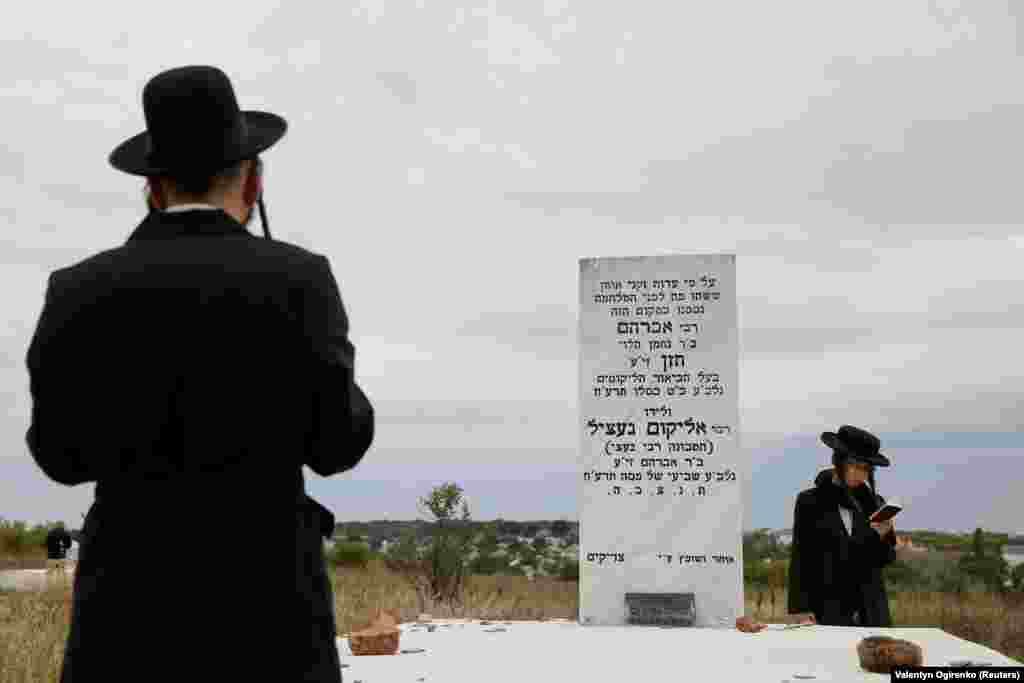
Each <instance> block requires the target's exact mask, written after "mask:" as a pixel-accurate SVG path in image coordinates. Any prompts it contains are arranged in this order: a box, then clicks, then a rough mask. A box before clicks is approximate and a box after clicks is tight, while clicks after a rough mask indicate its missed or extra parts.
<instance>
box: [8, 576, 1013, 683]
mask: <svg viewBox="0 0 1024 683" xmlns="http://www.w3.org/2000/svg"><path fill="white" fill-rule="evenodd" d="M334 586H335V600H336V605H335V610H336V615H337V623H338V634H339V635H341V636H344V635H346V634H347V633H348V632H349V631H350V630H351V629H353V628H358V627H359V626H361V625H362V624H363V623H364V622H365V621H366V620H367V619H368V618H369V617H370V616H371V615H372V614H373V613H375V611H376V610H377V609H380V608H385V609H389V610H393V611H395V612H396V613H397V614H398V616H399V617H400V618H401V619H402V620H403V621H408V620H412V619H415V618H416V617H417V615H419V614H420V613H421V612H423V611H426V612H428V613H430V614H431V615H433V616H435V617H456V618H476V619H492V620H502V621H509V620H523V619H542V618H568V619H575V618H577V615H578V600H577V592H576V591H577V584H576V583H575V582H560V581H556V580H553V579H542V578H537V579H535V580H533V581H530V580H528V579H527V578H525V577H505V576H475V577H470V579H469V580H468V582H467V586H466V595H465V601H464V606H463V607H461V608H456V609H451V608H441V607H438V606H435V605H423V604H422V603H421V602H420V598H419V597H418V596H417V593H416V591H415V590H414V589H413V588H412V587H411V586H410V585H409V584H408V583H407V582H406V581H405V579H404V578H403V577H402V576H399V575H397V574H395V573H392V572H390V571H388V570H387V569H385V568H383V567H381V566H380V565H374V566H372V567H371V568H370V569H367V570H358V569H339V570H337V571H336V573H335V581H334ZM763 598H764V599H763V600H762V602H761V605H760V607H758V601H757V595H756V594H754V593H753V592H748V595H747V612H748V614H751V615H753V616H755V617H757V618H759V619H761V620H764V621H772V620H781V618H782V616H783V612H784V611H785V604H786V603H785V595H784V594H781V593H777V594H776V596H775V606H774V610H773V609H772V604H771V601H770V599H768V596H767V594H764V596H763ZM890 601H891V603H892V609H893V618H894V621H895V622H896V625H898V626H933V627H938V628H942V629H944V630H945V631H947V632H949V633H952V634H954V635H957V636H960V637H963V638H967V639H969V640H972V641H975V642H979V643H982V644H984V645H987V646H988V647H991V648H993V649H995V650H997V651H999V652H1002V653H1004V654H1006V655H1008V656H1009V657H1012V658H1014V659H1017V660H1019V661H1024V599H1022V597H1021V595H1020V594H1016V595H1015V596H1009V597H1007V598H1000V597H997V596H990V595H977V594H972V595H969V596H967V597H965V598H964V599H963V600H958V599H957V598H956V597H955V596H952V595H942V594H914V593H898V594H892V595H890ZM69 619H70V592H69V591H64V590H60V589H59V588H58V589H54V590H50V591H43V592H23V593H0V683H56V681H57V680H58V676H59V672H60V662H61V656H62V652H63V648H64V641H65V638H66V637H67V632H68V624H69Z"/></svg>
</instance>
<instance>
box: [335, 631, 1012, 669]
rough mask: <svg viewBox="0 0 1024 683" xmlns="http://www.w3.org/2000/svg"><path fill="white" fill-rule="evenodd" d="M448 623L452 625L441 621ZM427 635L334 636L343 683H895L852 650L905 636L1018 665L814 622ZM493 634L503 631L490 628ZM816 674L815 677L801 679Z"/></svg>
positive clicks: (944, 657) (973, 646)
mask: <svg viewBox="0 0 1024 683" xmlns="http://www.w3.org/2000/svg"><path fill="white" fill-rule="evenodd" d="M444 624H448V625H444ZM435 625H436V626H437V628H436V629H435V630H434V632H432V633H431V632H428V631H427V630H426V629H425V628H424V627H422V626H417V625H415V624H402V625H401V626H400V628H401V629H402V635H401V639H400V641H399V642H400V645H399V647H400V650H411V649H423V650H424V652H421V653H416V654H399V655H393V656H359V657H355V656H352V654H351V650H350V649H349V646H348V639H347V638H338V649H339V654H340V655H341V661H342V665H343V675H344V679H345V681H346V683H355V682H356V681H363V683H417V682H419V683H430V682H432V681H437V682H441V681H443V683H470V682H473V683H476V682H478V681H488V683H501V682H504V681H508V682H509V683H512V682H513V681H514V682H515V683H522V682H523V681H567V680H583V681H587V682H588V683H598V682H601V681H609V682H611V681H615V682H616V683H624V682H625V681H660V680H708V681H711V680H717V681H765V682H766V683H777V682H781V681H793V683H797V682H798V681H807V680H813V681H834V682H837V683H838V682H846V681H878V682H881V681H886V682H888V681H889V676H888V675H882V674H873V673H869V672H867V671H864V670H862V669H861V668H860V662H859V661H858V659H857V652H856V646H857V643H858V642H860V640H861V638H864V637H866V636H869V635H888V636H892V637H894V638H905V639H907V640H910V641H913V642H915V643H917V644H918V645H920V646H921V648H922V649H923V650H924V664H925V665H926V666H939V665H946V664H949V663H950V661H952V660H957V659H971V660H975V661H985V662H991V663H992V664H993V665H995V666H1022V664H1024V663H1022V662H1017V661H1014V660H1012V659H1010V658H1008V657H1005V656H1003V655H1001V654H999V653H998V652H996V651H994V650H991V649H989V648H987V647H984V646H982V645H979V644H977V643H972V642H970V641H966V640H963V639H961V638H957V637H955V636H952V635H950V634H948V633H945V632H944V631H942V630H941V629H937V628H889V629H877V628H870V629H869V628H864V629H860V628H840V627H836V626H808V627H804V628H798V629H791V630H786V631H781V630H768V631H762V632H761V633H742V632H740V631H737V630H736V629H735V628H729V629H724V628H723V629H719V628H689V629H662V628H656V627H629V626H580V625H579V624H576V623H573V622H515V623H511V624H508V623H506V622H495V623H494V624H492V625H487V626H484V625H481V624H480V623H479V622H455V621H447V622H444V621H438V622H435ZM495 628H500V629H504V630H503V631H498V632H494V629H495ZM806 675H810V676H814V678H812V679H808V678H801V677H800V676H806Z"/></svg>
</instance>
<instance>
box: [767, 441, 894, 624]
mask: <svg viewBox="0 0 1024 683" xmlns="http://www.w3.org/2000/svg"><path fill="white" fill-rule="evenodd" d="M821 439H822V441H823V442H824V443H825V444H826V445H827V446H829V447H830V448H832V467H830V468H828V469H825V470H823V471H821V472H819V473H818V476H817V477H816V478H815V480H814V484H815V485H814V488H811V489H807V490H806V491H802V492H801V493H800V495H799V496H797V501H796V509H795V512H794V522H793V545H792V546H791V549H790V564H789V577H788V578H789V591H788V596H787V601H788V610H789V612H790V613H791V614H793V613H800V612H813V613H814V615H815V619H816V621H817V623H819V624H823V625H826V626H877V627H888V626H891V625H892V617H891V615H890V612H889V601H888V597H887V595H886V591H885V582H884V580H883V579H882V569H883V568H884V567H885V566H887V565H889V564H891V563H892V562H893V560H895V559H896V533H895V529H894V525H893V523H892V520H891V519H889V520H886V521H879V522H872V521H871V515H872V514H873V513H874V512H875V511H877V510H879V509H880V508H882V506H883V505H884V504H885V499H884V498H882V497H881V496H879V495H878V494H877V493H876V491H875V481H874V479H875V477H874V469H875V467H887V466H888V465H889V459H888V458H886V457H885V456H884V455H882V454H881V453H879V447H880V442H879V440H878V438H877V437H876V436H874V435H873V434H871V433H869V432H867V431H865V430H863V429H859V428H857V427H853V426H850V425H843V426H842V427H840V428H839V429H838V430H837V431H836V432H824V433H823V434H822V435H821Z"/></svg>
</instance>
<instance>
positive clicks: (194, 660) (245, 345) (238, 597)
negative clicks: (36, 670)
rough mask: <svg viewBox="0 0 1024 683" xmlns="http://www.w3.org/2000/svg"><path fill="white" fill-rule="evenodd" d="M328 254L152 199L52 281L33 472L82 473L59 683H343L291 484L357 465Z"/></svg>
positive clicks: (366, 425) (357, 408)
mask: <svg viewBox="0 0 1024 683" xmlns="http://www.w3.org/2000/svg"><path fill="white" fill-rule="evenodd" d="M348 331H349V329H348V319H347V316H346V313H345V310H344V307H343V305H342V301H341V297H340V294H339V290H338V284H337V282H336V280H335V278H334V276H333V273H332V271H331V267H330V264H329V262H328V261H327V259H326V258H325V257H323V256H321V255H318V254H315V253H312V252H309V251H306V250H305V249H302V248H300V247H297V246H293V245H290V244H287V243H284V242H278V241H272V240H266V239H263V238H259V237H256V236H255V235H252V234H251V233H249V232H248V231H247V230H246V229H245V228H244V227H243V226H242V225H241V224H239V223H238V222H237V221H235V220H234V219H233V218H232V217H231V216H229V215H228V214H227V213H225V212H223V211H208V210H192V211H185V212H182V213H168V214H165V213H161V212H154V213H151V214H150V215H149V216H147V217H146V219H145V220H143V222H142V223H141V224H140V225H139V226H138V228H137V229H136V230H135V231H134V232H133V233H132V235H131V237H130V238H129V239H128V241H127V242H126V243H125V244H124V245H122V246H119V247H117V248H114V249H110V250H107V251H104V252H101V253H99V254H96V255H94V256H92V257H90V258H88V259H86V260H84V261H82V262H79V263H77V264H75V265H73V266H69V267H67V268H62V269H59V270H57V271H55V272H53V273H52V274H51V275H50V279H49V283H48V286H47V291H46V301H45V304H44V307H43V310H42V314H41V316H40V319H39V323H38V327H37V329H36V332H35V334H34V336H33V339H32V342H31V346H30V347H29V350H28V358H27V362H28V369H29V375H30V383H31V392H32V399H33V403H32V422H31V426H30V427H29V429H28V433H27V435H26V439H27V442H28V447H29V450H30V451H31V453H32V456H33V458H34V459H35V461H36V463H38V465H39V467H40V468H41V469H42V470H43V472H44V473H45V474H46V475H47V476H48V477H50V478H51V479H53V480H54V481H56V482H58V483H60V484H64V485H66V486H74V485H77V484H83V483H86V482H96V499H95V502H94V503H93V505H92V506H91V507H90V509H89V511H88V514H87V515H86V518H85V524H84V527H83V529H82V532H83V536H84V543H83V544H82V548H81V549H80V555H79V563H78V571H77V573H76V575H75V583H74V605H73V612H72V621H71V631H70V635H69V637H68V640H67V644H66V649H65V655H64V664H63V670H62V674H61V681H62V682H63V683H70V682H72V681H76V682H80V683H84V682H85V681H111V682H114V681H133V682H134V681H141V680H150V679H151V678H152V677H153V676H154V675H159V677H160V678H161V679H166V680H238V681H250V680H251V681H255V680H261V681H262V680H266V681H288V682H292V681H294V682H298V681H316V682H317V683H327V682H334V683H339V682H340V681H341V670H340V662H339V658H338V652H337V648H336V643H335V637H336V631H335V620H334V609H333V600H334V599H333V594H332V587H331V584H330V581H329V579H328V574H327V571H326V566H325V561H324V553H323V539H324V537H325V536H329V535H330V534H331V533H332V531H333V527H334V520H333V516H332V515H331V513H330V512H329V511H328V510H327V509H326V508H324V507H322V506H321V505H319V503H317V502H316V501H314V500H312V499H311V498H309V497H308V496H307V495H306V493H305V481H304V477H303V469H302V467H303V465H308V466H309V467H310V468H311V469H312V470H313V471H314V472H316V473H317V474H319V475H320V476H322V477H328V476H331V475H333V474H337V473H339V472H344V471H345V470H349V469H351V468H353V467H354V466H355V465H356V464H357V463H358V462H359V461H360V459H361V458H362V457H363V455H364V454H365V453H366V451H367V449H368V448H369V446H370V443H371V442H372V440H373V433H374V413H373V409H372V407H371V405H370V403H369V401H368V399H367V398H366V396H365V394H364V393H363V392H362V391H361V390H360V388H359V387H358V386H357V385H356V383H355V370H354V356H355V350H354V348H353V346H352V344H351V343H350V342H349V339H348Z"/></svg>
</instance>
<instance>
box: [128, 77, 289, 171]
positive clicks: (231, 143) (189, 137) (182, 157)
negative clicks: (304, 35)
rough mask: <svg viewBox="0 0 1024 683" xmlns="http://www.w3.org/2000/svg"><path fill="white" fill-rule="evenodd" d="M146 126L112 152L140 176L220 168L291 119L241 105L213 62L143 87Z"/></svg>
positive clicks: (273, 137) (261, 145) (270, 140)
mask: <svg viewBox="0 0 1024 683" xmlns="http://www.w3.org/2000/svg"><path fill="white" fill-rule="evenodd" d="M142 108H143V111H144V113H145V116H146V130H145V131H144V132H142V133H139V134H138V135H135V136H133V137H131V138H129V139H128V140H125V141H124V142H122V143H121V144H120V145H118V146H117V147H116V148H115V149H114V151H113V152H111V153H110V163H111V165H112V166H113V167H114V168H116V169H117V170H119V171H124V172H125V173H130V174H132V175H138V176H152V175H165V174H169V173H174V172H197V173H215V172H217V171H219V170H222V169H224V168H227V167H228V166H231V165H232V164H234V163H236V162H239V161H241V160H242V159H251V158H253V157H255V156H256V155H257V154H259V153H260V152H262V151H263V150H265V149H268V148H270V147H271V146H272V145H274V143H276V142H277V141H278V140H280V139H281V138H282V137H283V136H284V133H285V131H286V130H287V128H288V124H287V122H286V121H285V120H284V119H283V118H281V117H280V116H278V115H277V114H272V113H270V112H263V111H241V110H240V109H239V108H238V101H237V100H236V99H235V90H234V88H233V87H232V86H231V81H230V80H229V79H228V77H227V75H226V74H225V73H224V72H223V71H221V70H220V69H218V68H216V67H213V66H183V67H179V68H176V69H170V70H168V71H164V72H162V73H160V74H158V75H156V76H155V77H153V78H152V79H151V80H150V81H149V83H147V84H146V87H145V88H144V89H143V91H142Z"/></svg>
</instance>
